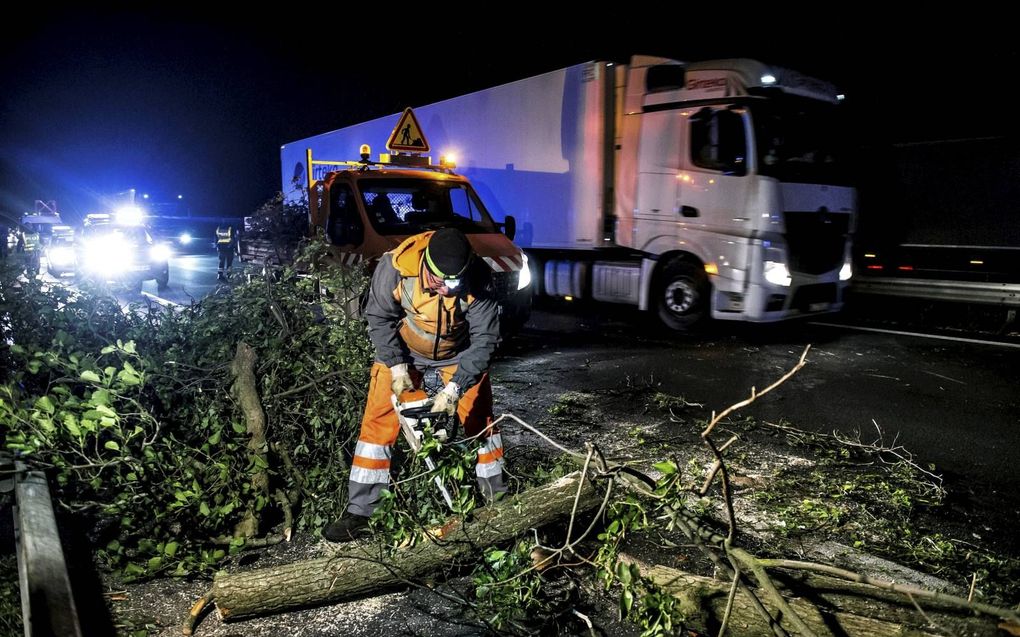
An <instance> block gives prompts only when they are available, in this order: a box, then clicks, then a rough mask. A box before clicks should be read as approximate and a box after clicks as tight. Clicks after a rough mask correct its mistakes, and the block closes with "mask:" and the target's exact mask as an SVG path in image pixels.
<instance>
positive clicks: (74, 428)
mask: <svg viewBox="0 0 1020 637" xmlns="http://www.w3.org/2000/svg"><path fill="white" fill-rule="evenodd" d="M64 428H65V429H67V430H68V431H69V432H70V433H71V435H72V436H77V437H79V438H81V429H80V428H78V422H77V421H76V420H75V417H74V416H73V415H71V414H64Z"/></svg>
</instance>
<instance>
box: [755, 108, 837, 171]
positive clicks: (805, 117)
mask: <svg viewBox="0 0 1020 637" xmlns="http://www.w3.org/2000/svg"><path fill="white" fill-rule="evenodd" d="M751 116H752V119H753V121H754V130H755V140H756V143H757V148H758V172H759V173H760V174H762V175H767V176H769V177H775V178H776V179H778V180H780V181H785V182H795V183H810V184H833V185H846V184H848V183H849V174H848V170H847V166H846V165H845V163H844V162H845V159H846V152H845V149H846V147H847V144H846V139H845V137H844V135H845V134H846V131H847V127H846V126H845V125H844V122H843V121H842V116H841V114H840V109H839V107H838V106H836V105H835V104H828V103H825V102H819V101H817V100H811V99H807V98H803V97H796V96H790V95H779V96H772V99H769V100H768V101H767V102H761V103H758V102H755V103H754V104H753V105H752V106H751Z"/></svg>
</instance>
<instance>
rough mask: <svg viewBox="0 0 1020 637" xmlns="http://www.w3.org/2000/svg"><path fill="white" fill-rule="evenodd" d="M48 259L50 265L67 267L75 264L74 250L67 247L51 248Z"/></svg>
mask: <svg viewBox="0 0 1020 637" xmlns="http://www.w3.org/2000/svg"><path fill="white" fill-rule="evenodd" d="M47 257H48V258H49V261H50V265H67V264H69V263H73V262H74V250H72V249H71V248H68V247H65V246H61V247H59V248H51V249H50V251H49V252H48V253H47Z"/></svg>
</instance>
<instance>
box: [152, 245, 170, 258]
mask: <svg viewBox="0 0 1020 637" xmlns="http://www.w3.org/2000/svg"><path fill="white" fill-rule="evenodd" d="M171 254H172V253H171V251H170V246H168V245H166V244H165V243H157V244H156V245H154V246H152V247H151V248H149V258H150V259H152V260H153V261H169V260H170V256H171Z"/></svg>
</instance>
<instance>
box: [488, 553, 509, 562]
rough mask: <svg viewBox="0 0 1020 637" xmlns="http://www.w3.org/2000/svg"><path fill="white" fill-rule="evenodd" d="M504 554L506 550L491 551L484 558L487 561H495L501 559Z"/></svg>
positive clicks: (505, 554)
mask: <svg viewBox="0 0 1020 637" xmlns="http://www.w3.org/2000/svg"><path fill="white" fill-rule="evenodd" d="M506 556H507V552H506V551H492V552H491V553H489V555H488V556H487V557H486V559H487V560H488V561H489V562H492V563H495V562H498V561H500V560H501V559H503V558H504V557H506Z"/></svg>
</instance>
